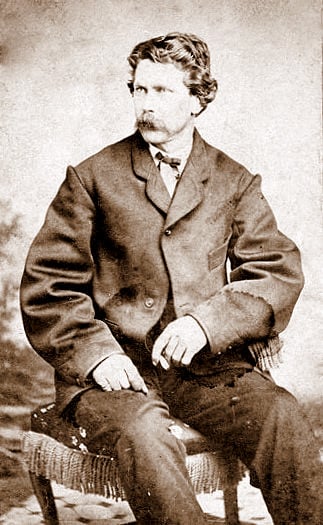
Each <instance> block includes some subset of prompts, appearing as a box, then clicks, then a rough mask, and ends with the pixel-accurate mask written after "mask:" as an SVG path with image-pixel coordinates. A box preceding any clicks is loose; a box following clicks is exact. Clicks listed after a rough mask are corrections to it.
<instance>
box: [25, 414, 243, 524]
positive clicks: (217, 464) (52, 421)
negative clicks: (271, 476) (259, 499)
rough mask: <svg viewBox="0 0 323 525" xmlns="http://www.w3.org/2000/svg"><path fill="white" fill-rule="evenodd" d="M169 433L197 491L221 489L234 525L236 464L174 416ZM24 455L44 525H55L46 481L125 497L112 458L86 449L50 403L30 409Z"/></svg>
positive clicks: (80, 434) (79, 431)
mask: <svg viewBox="0 0 323 525" xmlns="http://www.w3.org/2000/svg"><path fill="white" fill-rule="evenodd" d="M170 431H171V432H173V433H174V434H175V436H176V437H177V438H179V439H181V440H182V441H183V442H184V444H185V447H186V452H187V459H186V466H187V469H188V472H189V476H190V478H191V481H192V483H193V487H194V489H195V492H196V494H200V493H211V492H214V491H215V490H218V489H221V490H223V494H224V507H225V519H226V524H227V525H239V518H238V505H237V486H238V483H239V481H240V479H241V478H242V476H243V469H242V466H241V464H240V463H239V462H238V460H234V459H232V458H230V459H228V458H225V457H223V454H220V453H219V452H217V451H215V450H214V448H213V447H212V446H211V444H210V443H209V441H208V440H207V439H205V437H204V436H202V435H201V434H200V433H199V432H197V431H195V430H193V429H192V428H190V427H188V426H187V425H184V424H183V423H182V422H181V421H179V420H174V424H173V425H172V426H171V427H170ZM23 458H24V461H25V463H26V465H27V468H28V470H29V474H30V478H31V482H32V486H33V489H34V492H35V495H36V497H37V499H38V502H39V504H40V507H41V510H42V513H43V516H44V520H45V523H46V524H47V525H58V524H59V520H58V514H57V510H56V506H55V499H54V496H53V492H52V488H51V481H56V482H57V483H59V484H62V485H64V486H65V487H66V488H71V489H74V490H79V491H81V492H83V493H92V494H98V495H101V496H104V497H107V498H114V499H116V500H118V499H122V500H126V495H125V493H124V491H123V489H122V483H121V480H120V477H119V474H118V465H117V460H116V458H115V457H113V456H107V455H103V454H102V455H97V454H92V453H90V452H88V450H87V444H86V432H85V430H84V429H83V428H82V427H75V426H73V425H72V423H70V422H68V421H66V420H63V419H62V418H60V417H59V416H58V414H57V412H56V408H55V404H50V405H47V406H44V407H41V408H39V409H38V410H36V411H35V412H33V413H32V416H31V430H30V431H28V432H24V433H23Z"/></svg>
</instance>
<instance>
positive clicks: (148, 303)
mask: <svg viewBox="0 0 323 525" xmlns="http://www.w3.org/2000/svg"><path fill="white" fill-rule="evenodd" d="M154 303H155V301H154V299H153V298H152V297H147V299H145V306H146V307H147V308H151V307H152V306H154Z"/></svg>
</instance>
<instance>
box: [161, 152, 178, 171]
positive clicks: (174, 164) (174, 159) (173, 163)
mask: <svg viewBox="0 0 323 525" xmlns="http://www.w3.org/2000/svg"><path fill="white" fill-rule="evenodd" d="M156 159H157V160H159V161H160V162H165V164H169V166H171V167H172V168H175V169H176V168H178V166H180V164H181V159H179V158H177V157H168V156H167V155H163V154H162V153H161V152H160V151H158V153H156Z"/></svg>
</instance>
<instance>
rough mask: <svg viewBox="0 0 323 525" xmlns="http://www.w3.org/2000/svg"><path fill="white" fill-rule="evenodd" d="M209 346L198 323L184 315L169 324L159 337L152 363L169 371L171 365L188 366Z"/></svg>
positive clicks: (153, 352)
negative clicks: (196, 355)
mask: <svg viewBox="0 0 323 525" xmlns="http://www.w3.org/2000/svg"><path fill="white" fill-rule="evenodd" d="M206 344H207V338H206V335H205V333H204V331H203V330H202V328H201V326H200V325H199V324H198V322H197V321H195V319H194V318H193V317H191V316H190V315H184V316H183V317H180V318H179V319H176V320H175V321H172V322H171V323H169V324H168V325H167V326H166V328H165V330H164V331H163V332H162V333H161V334H160V336H159V337H157V339H156V341H155V343H154V346H153V351H152V362H153V364H154V365H155V366H157V365H158V363H160V365H161V366H162V368H164V369H165V370H168V369H169V367H170V365H171V364H174V365H175V366H188V365H189V364H190V363H191V361H192V359H193V357H194V356H195V354H197V353H198V352H199V351H200V350H202V348H203V347H204V346H205V345H206Z"/></svg>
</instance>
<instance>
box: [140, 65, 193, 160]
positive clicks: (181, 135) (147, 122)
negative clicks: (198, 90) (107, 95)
mask: <svg viewBox="0 0 323 525" xmlns="http://www.w3.org/2000/svg"><path fill="white" fill-rule="evenodd" d="M184 75H185V74H184V72H183V71H181V70H180V69H178V68H177V67H176V66H174V64H161V63H159V62H157V63H155V62H152V61H151V60H141V61H140V62H139V64H138V66H137V68H136V71H135V78H134V93H133V100H134V106H135V114H136V119H137V126H138V129H139V131H140V132H141V134H142V136H143V138H144V139H145V141H146V142H149V143H152V144H154V145H156V146H158V147H160V148H161V149H166V150H167V146H170V145H171V143H173V144H174V145H175V144H176V143H181V142H183V141H185V139H186V140H190V138H191V134H192V131H193V128H194V114H196V113H198V112H199V111H200V109H201V106H200V103H199V101H198V99H197V97H195V96H193V95H191V94H190V92H189V90H188V88H187V87H186V86H185V84H184Z"/></svg>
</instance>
